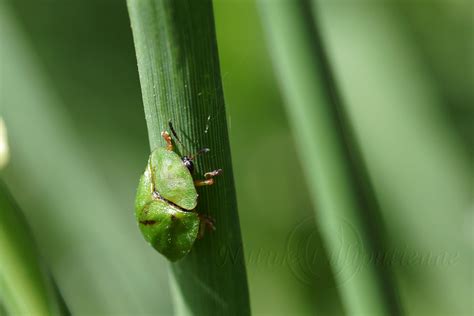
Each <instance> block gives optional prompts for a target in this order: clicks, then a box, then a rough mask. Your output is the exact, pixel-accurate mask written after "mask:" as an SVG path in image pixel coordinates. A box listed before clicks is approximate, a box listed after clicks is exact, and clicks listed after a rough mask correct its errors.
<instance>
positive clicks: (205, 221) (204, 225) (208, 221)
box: [198, 214, 216, 239]
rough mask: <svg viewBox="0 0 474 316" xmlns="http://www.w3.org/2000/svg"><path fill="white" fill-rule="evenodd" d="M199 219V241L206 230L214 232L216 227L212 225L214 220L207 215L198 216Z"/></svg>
mask: <svg viewBox="0 0 474 316" xmlns="http://www.w3.org/2000/svg"><path fill="white" fill-rule="evenodd" d="M198 216H199V219H200V220H201V221H200V223H199V233H198V238H199V239H201V238H202V237H204V233H205V232H206V229H208V230H216V226H215V225H214V219H213V218H212V217H210V216H208V215H204V214H198Z"/></svg>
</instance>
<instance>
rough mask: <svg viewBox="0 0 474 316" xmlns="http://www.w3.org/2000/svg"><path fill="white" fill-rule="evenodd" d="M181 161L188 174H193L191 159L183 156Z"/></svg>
mask: <svg viewBox="0 0 474 316" xmlns="http://www.w3.org/2000/svg"><path fill="white" fill-rule="evenodd" d="M181 159H182V160H183V163H184V165H185V166H186V168H188V170H189V172H191V173H193V171H194V163H193V160H192V158H189V157H188V156H184V157H183V158H181Z"/></svg>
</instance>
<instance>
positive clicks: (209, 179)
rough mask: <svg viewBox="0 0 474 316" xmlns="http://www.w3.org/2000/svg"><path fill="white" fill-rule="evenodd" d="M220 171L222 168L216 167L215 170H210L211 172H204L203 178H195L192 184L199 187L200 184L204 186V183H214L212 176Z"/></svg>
mask: <svg viewBox="0 0 474 316" xmlns="http://www.w3.org/2000/svg"><path fill="white" fill-rule="evenodd" d="M220 173H222V169H217V170H214V171H211V172H206V173H205V174H204V178H206V179H204V180H195V181H194V185H195V186H197V187H201V186H204V185H212V184H214V179H213V178H214V177H215V176H217V175H218V174H220Z"/></svg>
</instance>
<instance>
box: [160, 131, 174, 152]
mask: <svg viewBox="0 0 474 316" xmlns="http://www.w3.org/2000/svg"><path fill="white" fill-rule="evenodd" d="M161 137H163V139H164V140H165V142H166V149H167V150H173V143H172V142H171V136H170V134H168V132H167V131H163V132H161Z"/></svg>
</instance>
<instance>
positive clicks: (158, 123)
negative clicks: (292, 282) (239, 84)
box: [128, 0, 250, 315]
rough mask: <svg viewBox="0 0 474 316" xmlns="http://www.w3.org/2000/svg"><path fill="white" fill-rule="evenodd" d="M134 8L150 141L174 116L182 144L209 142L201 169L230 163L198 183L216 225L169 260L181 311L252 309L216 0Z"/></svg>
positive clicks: (157, 141)
mask: <svg viewBox="0 0 474 316" xmlns="http://www.w3.org/2000/svg"><path fill="white" fill-rule="evenodd" d="M128 8H129V13H130V19H131V24H132V31H133V36H134V41H135V47H136V52H137V60H138V69H139V74H140V83H141V87H142V94H143V102H144V107H145V115H146V121H147V124H148V133H149V139H150V147H151V148H152V149H153V148H156V147H158V146H163V145H164V142H163V140H162V138H161V136H160V133H161V131H163V130H165V129H168V126H167V123H168V120H172V121H173V124H174V126H175V128H176V129H177V133H178V134H179V135H180V136H181V140H182V141H183V143H184V144H185V147H186V148H187V149H181V151H184V152H185V153H193V152H195V151H197V150H198V149H200V148H202V147H209V148H210V149H211V152H210V153H208V154H206V155H205V156H201V157H199V159H198V160H197V165H196V174H197V175H202V174H203V173H204V172H207V171H211V170H214V169H217V168H222V169H223V170H224V173H223V175H221V176H219V177H218V178H217V179H216V182H217V184H215V185H214V186H212V187H208V188H200V189H199V190H198V193H199V195H200V196H199V205H198V209H197V211H198V212H201V213H204V214H209V215H211V216H212V217H213V218H214V219H215V220H216V228H217V229H216V231H215V232H212V233H209V234H208V235H207V236H205V237H204V239H202V240H198V241H197V242H196V244H195V245H194V248H193V250H192V251H191V253H190V254H189V255H188V256H187V257H185V258H184V259H183V260H182V261H179V262H178V263H176V264H172V265H171V271H172V273H171V274H172V290H173V291H174V293H173V294H174V295H173V296H174V299H175V307H176V312H177V313H178V314H187V313H191V314H196V315H224V314H225V315H233V314H238V315H247V314H249V312H250V308H249V297H248V286H247V278H246V270H245V264H244V256H243V247H242V240H241V235H240V226H239V218H238V214H237V205H236V196H235V188H234V179H233V174H232V163H231V158H230V157H231V156H230V146H229V140H228V132H227V123H226V114H225V106H224V97H223V91H222V86H221V77H220V70H219V60H218V54H217V47H216V38H215V30H214V19H213V13H212V3H211V1H162V0H145V1H143V0H128ZM145 163H146V162H145V161H144V162H143V164H144V166H145ZM137 181H138V179H137ZM157 255H158V254H157Z"/></svg>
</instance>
